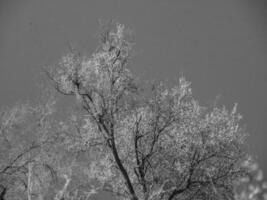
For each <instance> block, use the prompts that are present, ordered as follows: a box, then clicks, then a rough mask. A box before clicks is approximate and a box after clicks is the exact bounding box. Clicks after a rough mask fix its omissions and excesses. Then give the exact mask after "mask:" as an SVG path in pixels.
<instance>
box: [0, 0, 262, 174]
mask: <svg viewBox="0 0 267 200" xmlns="http://www.w3.org/2000/svg"><path fill="white" fill-rule="evenodd" d="M99 19H114V20H115V21H117V22H120V23H123V24H125V25H126V26H128V27H129V28H130V29H131V30H132V31H133V33H134V37H135V42H136V57H135V60H134V63H133V65H132V68H133V71H134V72H135V73H136V74H137V75H138V76H140V77H141V78H146V79H149V80H150V79H155V78H156V79H161V80H169V81H170V82H172V81H173V80H175V78H177V77H178V75H179V74H180V75H181V74H184V75H185V77H186V78H187V79H188V80H190V81H191V82H192V87H193V93H194V94H195V97H196V98H198V99H199V101H200V103H201V104H203V105H206V104H208V103H209V102H211V101H212V100H214V99H215V98H216V96H218V95H220V96H221V98H220V101H219V103H220V104H225V105H227V106H228V107H229V108H231V107H232V106H233V105H234V103H236V102H237V103H238V104H239V111H240V113H241V114H242V115H243V121H242V122H243V124H246V125H247V130H248V131H249V132H250V134H251V136H250V138H249V142H250V147H251V149H252V150H253V153H254V154H255V155H257V156H258V158H259V161H260V164H261V166H262V168H263V169H267V156H266V151H267V90H266V89H267V2H266V1H264V0H201V1H199V0H140V1H139V0H131V1H130V0H129V1H128V0H106V1H103V0H0V107H2V106H4V105H12V104H14V103H16V102H18V101H20V102H23V101H26V100H36V99H37V97H38V96H39V95H40V86H39V84H40V81H39V80H40V74H41V73H40V72H41V67H42V66H43V65H47V64H51V63H53V62H55V61H56V60H57V59H58V58H59V57H60V56H61V55H63V54H64V52H66V51H67V49H68V42H71V43H72V44H73V45H74V46H75V47H76V48H78V49H79V50H81V51H83V52H86V53H89V54H90V53H92V52H93V50H94V48H95V47H96V34H97V31H98V30H99V26H98V20H99ZM265 175H266V176H267V170H265Z"/></svg>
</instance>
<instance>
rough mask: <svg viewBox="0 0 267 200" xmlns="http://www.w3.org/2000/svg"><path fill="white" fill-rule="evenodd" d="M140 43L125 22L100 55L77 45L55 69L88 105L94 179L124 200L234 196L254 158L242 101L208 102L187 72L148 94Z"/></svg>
mask: <svg viewBox="0 0 267 200" xmlns="http://www.w3.org/2000/svg"><path fill="white" fill-rule="evenodd" d="M132 48H133V43H131V42H129V41H128V40H127V34H126V31H125V27H124V26H123V25H121V24H117V25H116V28H115V29H107V30H105V31H104V32H103V33H102V34H100V45H99V47H98V48H97V50H96V51H95V52H94V53H93V55H92V56H90V57H87V56H82V55H81V54H79V53H78V52H76V51H74V50H71V52H70V53H69V54H67V55H66V56H63V57H62V59H61V60H60V61H59V62H58V63H56V64H55V65H54V66H52V67H51V68H49V69H48V70H47V75H48V77H49V78H50V79H51V80H52V83H53V84H54V86H55V88H56V90H57V91H58V92H59V93H61V94H63V95H73V96H76V98H77V101H78V102H79V104H80V105H81V108H82V112H81V113H80V116H79V117H81V123H79V128H78V129H79V137H80V138H81V139H80V142H78V143H77V142H76V143H75V145H76V147H78V148H80V149H82V148H85V149H86V150H88V151H90V152H91V157H90V159H91V163H90V167H89V168H88V175H89V177H90V178H91V179H92V180H97V183H98V187H97V188H98V190H99V191H110V192H112V193H113V194H115V195H116V196H117V197H118V198H120V199H131V200H138V199H143V200H157V199H168V200H173V199H233V198H234V182H235V181H236V180H238V179H239V178H241V177H243V176H245V175H246V173H247V169H246V167H244V166H243V165H242V164H241V163H242V162H244V160H246V159H247V158H248V157H247V154H246V152H245V149H244V140H245V135H246V134H245V131H244V130H243V129H242V128H241V127H240V126H239V123H240V119H241V116H240V115H239V114H238V113H237V112H236V106H234V108H233V109H232V110H230V111H229V110H227V109H226V108H225V107H221V108H219V107H212V108H206V107H202V106H200V105H199V103H198V101H197V100H195V99H194V98H193V96H192V91H191V87H190V82H188V81H186V80H185V79H184V78H183V77H182V78H180V79H179V83H178V84H177V85H176V86H174V87H173V88H171V89H168V88H167V87H166V86H164V84H163V83H159V84H153V85H152V87H151V90H150V91H146V90H145V91H144V90H143V89H142V87H140V86H139V85H140V84H139V85H138V84H137V82H136V81H135V78H134V76H133V75H132V73H131V72H130V70H129V68H128V67H127V66H128V65H129V62H130V61H131V58H132V57H131V55H132V54H131V52H132ZM77 138H78V136H77V137H76V138H75V139H77ZM75 141H77V140H75ZM75 145H74V146H75Z"/></svg>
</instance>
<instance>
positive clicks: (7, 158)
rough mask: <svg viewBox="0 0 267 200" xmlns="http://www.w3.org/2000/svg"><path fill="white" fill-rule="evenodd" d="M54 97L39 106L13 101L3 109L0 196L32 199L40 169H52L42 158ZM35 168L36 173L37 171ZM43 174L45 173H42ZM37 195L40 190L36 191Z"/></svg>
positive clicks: (0, 131)
mask: <svg viewBox="0 0 267 200" xmlns="http://www.w3.org/2000/svg"><path fill="white" fill-rule="evenodd" d="M53 104H54V101H53V99H49V100H48V101H47V102H46V103H44V104H41V105H38V106H30V105H29V104H22V105H19V104H17V105H15V106H13V107H11V108H6V109H3V111H2V112H1V118H0V143H1V145H0V148H1V151H0V152H1V154H0V187H1V191H0V192H1V193H0V197H1V200H4V199H15V198H18V197H20V199H23V198H24V199H26V196H27V199H29V200H30V199H32V196H33V195H34V194H33V190H35V189H36V186H37V182H38V181H37V178H38V180H40V175H41V172H40V169H41V168H42V169H46V170H47V171H50V172H52V171H51V169H52V168H50V167H49V162H48V161H49V160H48V159H44V155H47V153H48V152H47V151H46V152H44V148H45V147H46V146H47V145H48V144H50V143H51V141H49V140H50V139H49V138H50V137H49V133H50V132H49V129H50V128H51V127H50V123H49V120H48V117H49V116H50V115H51V114H52V112H53ZM37 171H38V173H36V172H37ZM42 178H44V177H42ZM37 195H39V196H40V192H39V193H38V194H37Z"/></svg>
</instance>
